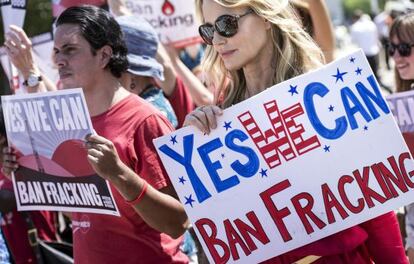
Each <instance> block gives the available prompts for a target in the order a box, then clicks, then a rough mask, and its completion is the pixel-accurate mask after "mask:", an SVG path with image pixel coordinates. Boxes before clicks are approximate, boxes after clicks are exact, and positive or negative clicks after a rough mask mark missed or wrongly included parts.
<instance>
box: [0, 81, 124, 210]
mask: <svg viewBox="0 0 414 264" xmlns="http://www.w3.org/2000/svg"><path fill="white" fill-rule="evenodd" d="M1 99H2V107H3V113H4V121H5V125H6V132H7V139H8V143H9V146H12V147H13V148H14V149H15V150H16V155H17V161H18V163H19V165H20V166H19V169H18V170H17V171H16V172H15V173H14V175H13V187H14V192H15V194H16V201H17V207H18V210H21V211H25V210H51V211H67V212H91V213H101V214H110V215H119V213H118V209H117V206H116V204H115V201H114V199H113V197H112V193H111V190H110V188H109V185H108V183H107V182H106V181H105V180H103V179H102V178H101V177H99V176H98V175H97V174H96V173H95V172H94V170H93V169H92V167H91V166H90V165H89V163H88V161H87V151H86V149H85V147H84V138H85V136H86V135H88V134H91V133H93V128H92V124H91V120H90V117H89V113H88V109H87V107H86V103H85V100H84V97H83V93H82V90H81V89H70V90H62V91H57V92H48V93H38V94H30V95H29V94H27V95H12V96H2V98H1Z"/></svg>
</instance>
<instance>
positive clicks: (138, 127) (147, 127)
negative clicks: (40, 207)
mask: <svg viewBox="0 0 414 264" xmlns="http://www.w3.org/2000/svg"><path fill="white" fill-rule="evenodd" d="M92 123H93V127H94V129H95V131H96V133H97V134H99V135H101V136H103V137H105V138H107V139H109V140H111V141H112V142H113V143H114V145H115V147H116V149H117V151H118V155H119V157H120V159H121V160H122V161H123V162H124V163H125V164H126V165H128V166H129V167H130V168H132V169H133V170H134V171H135V172H136V173H137V174H138V175H139V176H140V177H142V178H144V179H145V180H146V181H147V182H148V183H149V184H150V185H151V186H153V187H154V188H156V189H161V188H164V187H166V186H167V185H169V184H171V183H170V182H169V180H168V177H167V174H166V172H165V170H164V168H163V166H162V164H161V161H160V159H159V157H158V155H157V153H156V151H155V147H154V145H153V143H152V140H153V139H154V138H157V137H160V136H162V135H164V134H165V133H169V132H171V131H172V129H173V128H172V127H171V125H170V123H169V122H168V120H167V119H166V118H165V117H164V116H163V115H162V114H161V113H160V112H159V111H158V110H156V109H155V108H154V107H153V106H152V105H151V104H149V103H148V102H146V101H145V100H144V99H142V98H139V97H138V96H136V95H129V96H128V97H127V98H125V99H123V100H122V101H120V102H118V103H117V104H116V105H114V106H113V107H111V109H109V110H108V111H107V112H105V113H103V114H100V115H98V116H94V117H92ZM111 190H112V193H113V195H114V199H115V201H116V203H117V205H118V209H119V211H120V214H121V217H116V216H109V215H102V214H89V213H73V220H72V228H73V240H74V257H75V263H78V264H81V263H111V264H112V263H116V264H121V263H122V264H125V263H187V262H188V259H187V256H186V255H185V254H184V253H183V252H181V251H180V250H179V245H180V243H181V241H182V238H180V239H172V238H171V237H169V236H168V235H166V234H164V233H160V232H158V231H156V230H154V229H153V228H151V227H149V226H148V225H147V224H146V223H145V222H144V221H143V220H142V219H141V217H140V216H139V215H138V214H137V213H136V211H135V210H134V209H133V208H132V207H131V206H130V205H128V204H127V203H126V202H125V201H124V199H123V197H122V196H121V194H120V193H119V192H118V191H117V190H116V189H115V188H114V187H113V186H111Z"/></svg>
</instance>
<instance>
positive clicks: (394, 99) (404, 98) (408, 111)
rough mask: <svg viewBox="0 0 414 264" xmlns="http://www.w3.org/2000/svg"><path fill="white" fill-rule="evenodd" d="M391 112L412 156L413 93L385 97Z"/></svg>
mask: <svg viewBox="0 0 414 264" xmlns="http://www.w3.org/2000/svg"><path fill="white" fill-rule="evenodd" d="M387 101H388V103H389V105H390V108H391V111H392V113H393V115H394V118H395V120H396V121H397V124H398V126H399V127H400V130H401V132H402V134H403V136H404V139H405V142H406V143H407V146H408V148H409V149H410V151H411V155H413V154H414V91H408V92H403V93H396V94H392V95H389V96H387ZM413 202H414V201H413Z"/></svg>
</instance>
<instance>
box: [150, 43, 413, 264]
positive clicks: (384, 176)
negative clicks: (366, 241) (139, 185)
mask: <svg viewBox="0 0 414 264" xmlns="http://www.w3.org/2000/svg"><path fill="white" fill-rule="evenodd" d="M217 122H218V128H217V129H215V130H213V131H212V132H211V133H210V134H209V135H203V134H202V133H201V132H199V131H198V130H197V129H196V128H193V127H185V128H182V129H180V130H177V131H175V132H174V133H172V134H170V135H167V136H164V137H161V138H158V139H156V140H155V141H154V142H155V146H156V149H157V151H158V153H159V155H160V157H161V160H162V162H163V164H164V167H165V168H166V169H167V172H168V174H169V176H170V178H171V181H172V183H173V185H174V187H175V190H176V191H177V193H178V196H179V198H180V199H181V201H182V203H183V204H184V207H185V209H186V212H187V215H188V216H189V218H190V220H191V222H192V223H193V225H194V229H195V231H196V233H197V235H198V237H199V239H200V242H201V243H202V245H203V248H204V250H205V252H206V254H207V255H208V258H209V260H210V261H211V262H212V263H227V262H231V263H233V262H234V263H239V262H240V263H258V262H260V261H264V260H267V259H269V258H271V257H274V256H278V255H281V254H283V253H286V252H288V251H290V250H293V249H295V248H298V247H301V246H303V245H306V244H309V243H311V242H313V241H316V240H319V239H321V238H324V237H326V236H329V235H331V234H334V233H337V232H339V231H341V230H344V229H347V228H349V227H352V226H354V225H357V224H359V223H361V222H364V221H367V220H369V219H372V218H374V217H376V216H379V215H381V214H384V213H386V212H389V211H391V210H393V209H395V208H397V207H399V206H402V205H405V204H409V203H411V202H413V201H414V192H413V191H411V189H413V188H414V182H413V179H411V177H412V175H413V174H414V163H413V160H412V157H411V156H410V154H409V152H408V149H407V147H406V145H405V144H404V141H403V138H402V136H401V133H400V131H399V130H398V128H397V126H396V124H395V121H394V119H393V116H392V113H391V111H390V109H389V107H388V105H387V103H386V101H385V99H384V98H383V96H382V95H381V92H380V88H379V85H378V83H377V82H376V80H375V78H374V76H373V73H372V71H371V69H370V68H369V65H368V62H367V61H366V58H365V56H364V54H363V53H362V51H358V52H355V53H352V54H350V55H349V56H347V57H344V58H342V59H339V60H336V61H334V62H332V63H330V64H329V65H327V66H324V67H323V68H321V69H319V70H317V71H314V72H310V73H307V74H304V75H301V76H298V77H296V78H293V79H291V80H288V81H285V82H283V83H280V84H278V85H275V86H273V87H271V88H269V89H267V90H266V91H264V92H262V93H260V94H258V95H256V96H254V97H252V98H250V99H249V100H246V101H243V102H242V103H239V104H237V105H234V106H232V107H230V108H228V109H226V110H225V111H224V114H223V115H222V116H220V117H219V118H218V120H217Z"/></svg>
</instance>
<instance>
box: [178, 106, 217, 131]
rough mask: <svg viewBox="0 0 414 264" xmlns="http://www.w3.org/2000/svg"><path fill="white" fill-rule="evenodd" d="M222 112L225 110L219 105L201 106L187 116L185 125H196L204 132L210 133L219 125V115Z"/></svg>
mask: <svg viewBox="0 0 414 264" xmlns="http://www.w3.org/2000/svg"><path fill="white" fill-rule="evenodd" d="M222 114H223V110H221V109H220V107H218V106H215V105H206V106H200V107H197V108H196V109H195V110H194V111H192V112H191V113H189V114H188V115H187V116H186V117H185V120H184V125H183V126H195V127H197V128H198V129H200V130H201V131H202V132H203V133H206V134H210V131H211V129H215V128H216V127H217V116H221V115H222Z"/></svg>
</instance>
